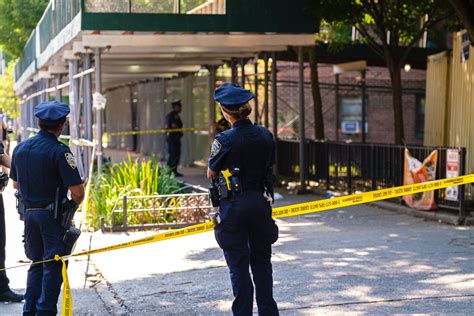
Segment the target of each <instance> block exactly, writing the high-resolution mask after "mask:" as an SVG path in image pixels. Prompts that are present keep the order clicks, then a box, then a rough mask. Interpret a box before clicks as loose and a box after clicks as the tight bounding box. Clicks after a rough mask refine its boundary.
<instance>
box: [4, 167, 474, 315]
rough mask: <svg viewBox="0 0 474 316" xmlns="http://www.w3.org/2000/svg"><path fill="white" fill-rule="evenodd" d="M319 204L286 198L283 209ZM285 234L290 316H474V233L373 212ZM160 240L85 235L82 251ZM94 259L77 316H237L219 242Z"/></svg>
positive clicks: (280, 248)
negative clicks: (416, 315)
mask: <svg viewBox="0 0 474 316" xmlns="http://www.w3.org/2000/svg"><path fill="white" fill-rule="evenodd" d="M196 170H198V171H195V172H196V174H189V173H188V174H186V170H183V172H184V173H185V175H186V176H185V177H184V178H185V180H186V181H189V182H192V183H196V184H201V183H199V182H196V179H201V180H202V179H204V180H202V181H206V180H205V178H203V174H202V172H203V170H204V169H196ZM188 178H189V179H188ZM201 180H200V181H201ZM202 184H205V183H202ZM12 193H13V192H12V190H11V188H9V189H8V190H7V192H5V194H4V195H5V202H6V205H7V214H8V216H7V226H8V227H7V234H8V240H7V244H8V246H7V265H8V266H10V265H14V264H16V263H17V261H18V260H19V259H22V258H23V259H24V254H23V246H22V243H21V234H22V230H23V228H22V224H23V223H22V222H20V221H19V220H18V218H17V215H16V213H15V210H14V198H13V194H12ZM315 199H318V197H317V196H314V195H300V196H294V195H288V194H285V195H284V198H283V199H281V200H278V201H277V206H278V205H284V204H294V203H299V202H304V201H308V200H315ZM278 225H279V227H280V231H281V234H280V239H279V241H278V242H277V243H276V244H275V247H274V257H273V262H274V282H275V298H276V300H277V302H278V304H279V307H280V309H281V313H282V314H283V315H314V314H322V313H324V314H334V315H340V314H394V313H401V314H407V313H408V314H412V313H429V314H432V313H436V314H470V313H472V311H473V310H474V300H473V298H474V265H473V264H472V262H473V260H474V251H473V250H474V229H473V228H472V227H456V226H448V225H443V224H439V223H436V222H425V221H423V220H421V219H418V218H414V217H412V216H409V215H405V214H398V213H394V212H390V211H386V210H383V209H377V208H374V207H372V206H369V205H362V206H354V207H348V208H345V209H337V210H333V211H330V212H322V213H316V214H311V215H306V216H299V217H294V218H288V219H285V220H280V221H278ZM153 233H154V232H137V233H129V234H126V233H120V234H102V233H100V232H97V233H94V234H92V235H87V234H84V235H83V236H82V237H81V239H80V244H79V245H78V247H77V251H80V250H84V249H88V248H89V247H90V246H91V247H92V248H97V247H101V246H107V245H111V244H115V243H118V242H123V241H129V240H133V239H137V238H140V237H144V236H147V235H150V234H153ZM89 242H91V244H89ZM90 259H91V260H90V261H89V262H88V261H87V258H77V260H73V262H71V264H70V266H69V270H68V271H69V275H70V278H71V283H72V284H71V285H72V287H73V299H74V314H75V315H229V314H230V305H231V300H232V291H231V286H230V279H229V275H228V270H227V267H226V266H225V261H224V258H223V256H222V252H221V250H220V249H219V248H218V247H217V244H216V242H215V240H214V236H213V233H205V234H200V235H194V236H189V237H184V238H180V239H174V240H168V241H164V242H160V243H155V244H149V245H145V246H140V247H135V248H128V249H124V250H118V251H114V252H108V253H103V254H97V255H92V256H91V258H90ZM87 267H88V273H89V276H88V280H87V282H86V283H85V274H84V271H85V270H86V268H87ZM8 275H9V277H10V278H11V280H12V287H13V288H15V289H16V290H18V291H23V290H24V286H25V282H26V281H25V280H26V269H25V268H21V269H16V270H10V271H8ZM84 284H86V287H84ZM21 307H22V306H21V304H8V305H2V306H0V315H18V314H20V313H21Z"/></svg>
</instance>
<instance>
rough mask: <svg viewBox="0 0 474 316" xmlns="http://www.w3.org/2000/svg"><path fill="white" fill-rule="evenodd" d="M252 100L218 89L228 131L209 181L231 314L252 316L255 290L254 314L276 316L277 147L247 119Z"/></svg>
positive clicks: (214, 155) (240, 91) (227, 86)
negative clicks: (228, 280) (216, 209)
mask: <svg viewBox="0 0 474 316" xmlns="http://www.w3.org/2000/svg"><path fill="white" fill-rule="evenodd" d="M253 98H254V95H253V94H252V93H251V92H250V91H249V90H246V89H244V88H242V87H240V86H238V85H235V84H232V83H224V84H222V85H221V86H220V87H219V88H218V89H216V91H215V93H214V100H215V101H217V102H218V103H219V104H220V106H221V109H222V113H223V115H224V117H225V119H226V120H227V121H228V122H229V123H230V124H231V125H232V128H231V129H229V130H226V131H224V132H222V133H220V134H218V135H217V136H216V138H215V140H214V142H213V144H212V148H211V155H210V158H209V167H208V172H207V176H208V178H209V179H211V180H213V181H214V182H215V183H217V186H218V191H219V196H220V202H219V203H220V208H219V215H218V216H217V225H216V227H215V237H216V240H217V243H218V244H219V246H220V247H221V248H222V250H223V252H224V257H225V259H226V262H227V266H228V267H229V270H230V278H231V282H232V290H233V294H234V301H233V304H232V312H233V314H234V315H252V309H253V297H254V289H255V294H256V300H257V307H258V314H259V315H278V308H277V304H276V302H275V300H274V299H273V277H272V263H271V254H272V250H271V247H272V244H273V243H274V242H276V240H277V239H278V227H277V226H276V224H275V221H274V220H273V219H272V206H271V204H272V203H273V171H272V168H273V164H274V163H275V145H274V142H273V136H272V134H271V133H270V132H269V131H268V130H267V129H265V128H263V127H261V126H257V125H254V124H252V122H251V121H250V120H249V118H248V116H249V114H250V113H251V111H252V110H251V107H250V105H249V104H248V102H249V101H250V100H252V99H253ZM249 267H250V270H251V272H252V275H251V274H250V272H249Z"/></svg>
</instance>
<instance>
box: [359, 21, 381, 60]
mask: <svg viewBox="0 0 474 316" xmlns="http://www.w3.org/2000/svg"><path fill="white" fill-rule="evenodd" d="M354 27H355V28H356V29H357V30H358V31H359V32H360V33H361V34H362V35H364V37H365V38H366V39H367V44H368V45H369V46H370V48H372V50H373V51H374V52H375V53H376V54H377V55H378V56H380V57H381V58H382V59H385V54H384V51H383V49H381V48H380V45H379V44H377V42H376V41H375V40H374V39H373V38H372V37H371V35H370V34H369V33H368V32H367V30H366V29H365V28H364V27H363V26H362V25H355V26H354Z"/></svg>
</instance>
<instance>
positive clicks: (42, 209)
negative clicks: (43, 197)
mask: <svg viewBox="0 0 474 316" xmlns="http://www.w3.org/2000/svg"><path fill="white" fill-rule="evenodd" d="M28 211H50V212H53V211H54V202H53V203H50V204H48V205H46V206H43V207H29V208H27V209H25V212H28Z"/></svg>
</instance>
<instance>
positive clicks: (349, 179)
mask: <svg viewBox="0 0 474 316" xmlns="http://www.w3.org/2000/svg"><path fill="white" fill-rule="evenodd" d="M346 146H347V170H346V176H347V192H348V193H349V194H352V170H351V160H352V153H351V144H347V145H346Z"/></svg>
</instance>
